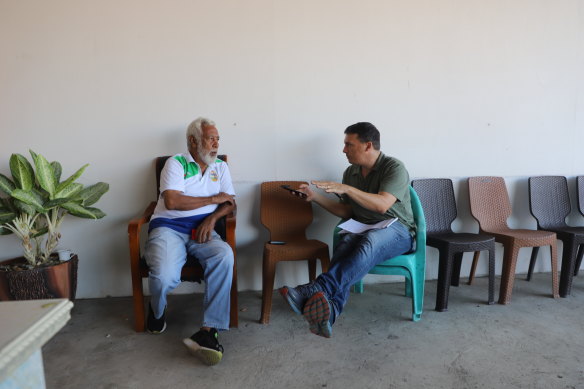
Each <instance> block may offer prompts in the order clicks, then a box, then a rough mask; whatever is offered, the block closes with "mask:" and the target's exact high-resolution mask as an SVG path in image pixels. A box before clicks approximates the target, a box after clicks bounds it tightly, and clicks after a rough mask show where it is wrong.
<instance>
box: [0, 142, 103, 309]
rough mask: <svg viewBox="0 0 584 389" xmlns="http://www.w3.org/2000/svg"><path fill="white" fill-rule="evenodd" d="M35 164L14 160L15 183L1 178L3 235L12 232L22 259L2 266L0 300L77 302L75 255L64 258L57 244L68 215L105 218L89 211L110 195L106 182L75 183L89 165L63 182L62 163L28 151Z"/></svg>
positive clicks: (14, 156) (17, 157) (14, 157)
mask: <svg viewBox="0 0 584 389" xmlns="http://www.w3.org/2000/svg"><path fill="white" fill-rule="evenodd" d="M30 154H31V156H32V161H33V164H34V168H33V165H32V164H31V163H30V162H29V161H28V160H27V159H26V157H24V156H23V155H20V154H12V156H11V157H10V173H11V174H12V180H11V179H9V178H8V177H6V176H5V175H3V174H0V235H7V234H14V235H16V236H17V237H18V238H19V239H20V240H21V243H22V248H23V255H24V256H23V257H20V258H14V259H11V260H7V261H4V262H0V300H28V299H45V298H60V297H61V298H70V299H72V300H73V299H74V298H75V291H76V287H77V255H72V256H71V258H70V259H69V258H66V260H60V259H59V256H58V255H57V254H56V253H54V250H55V249H56V248H57V245H58V244H59V239H60V238H61V233H60V232H59V229H60V226H61V222H62V221H63V218H64V217H65V215H67V214H70V215H73V216H77V217H81V218H88V219H101V218H103V217H104V216H105V213H103V212H102V211H101V210H99V209H97V208H93V207H91V205H93V204H94V203H96V202H97V201H98V200H99V199H100V198H101V196H102V195H103V194H104V193H105V192H107V191H108V189H109V185H108V184H106V183H104V182H98V183H97V184H94V185H90V186H84V185H82V184H80V183H77V182H75V181H76V180H77V179H78V178H79V177H80V176H81V174H83V172H84V171H85V168H86V167H87V166H88V165H87V164H86V165H84V166H83V167H81V168H80V169H79V170H77V171H76V172H75V173H73V175H71V176H70V177H69V178H67V179H66V180H64V181H61V172H62V167H61V164H60V163H59V162H56V161H55V162H50V163H49V162H48V161H47V159H46V158H45V157H43V156H42V155H40V154H37V153H35V152H33V151H32V150H31V151H30Z"/></svg>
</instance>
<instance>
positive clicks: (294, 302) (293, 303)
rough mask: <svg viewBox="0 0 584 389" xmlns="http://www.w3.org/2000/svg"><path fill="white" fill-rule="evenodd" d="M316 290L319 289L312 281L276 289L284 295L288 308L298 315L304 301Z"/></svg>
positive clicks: (300, 313) (300, 312)
mask: <svg viewBox="0 0 584 389" xmlns="http://www.w3.org/2000/svg"><path fill="white" fill-rule="evenodd" d="M318 291H319V289H318V288H317V286H316V284H314V283H309V284H304V285H298V286H297V287H296V288H290V287H289V286H283V287H281V288H280V289H278V292H280V294H281V295H282V297H284V300H286V302H287V303H288V305H290V308H292V310H293V311H294V312H296V313H297V314H299V315H302V309H303V308H304V304H306V301H308V299H309V298H310V297H312V295H313V294H315V293H316V292H318Z"/></svg>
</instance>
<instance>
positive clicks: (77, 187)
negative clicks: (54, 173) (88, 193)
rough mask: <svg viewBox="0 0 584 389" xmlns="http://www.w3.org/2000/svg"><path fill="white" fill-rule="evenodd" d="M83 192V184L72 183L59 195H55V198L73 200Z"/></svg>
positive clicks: (60, 191) (59, 191) (58, 192)
mask: <svg viewBox="0 0 584 389" xmlns="http://www.w3.org/2000/svg"><path fill="white" fill-rule="evenodd" d="M82 190H83V185H82V184H79V183H77V182H72V183H70V184H69V185H67V186H66V187H64V188H63V189H61V190H58V191H57V193H55V198H57V199H69V200H72V199H73V198H74V197H76V195H77V194H78V193H79V192H81V191H82Z"/></svg>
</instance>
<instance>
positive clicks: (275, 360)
mask: <svg viewBox="0 0 584 389" xmlns="http://www.w3.org/2000/svg"><path fill="white" fill-rule="evenodd" d="M486 281H487V280H486V278H480V279H477V280H476V284H475V285H473V286H467V285H462V284H461V286H460V287H458V288H451V292H450V303H449V311H448V312H443V313H439V312H436V311H434V310H433V308H434V302H435V291H436V282H435V281H432V282H427V283H426V296H425V302H424V314H423V315H422V320H421V321H420V322H417V323H414V322H412V321H411V305H410V301H411V300H409V299H407V298H405V297H402V292H403V283H395V284H375V285H365V293H364V294H362V295H355V294H353V295H352V296H351V298H350V300H349V303H348V304H347V306H346V309H345V312H344V314H343V316H341V318H340V319H339V320H338V321H337V324H335V326H334V329H333V330H334V333H333V338H331V339H324V338H321V337H318V336H315V335H312V334H311V333H309V332H308V328H307V325H306V323H305V322H304V320H303V319H302V317H301V316H297V315H295V314H293V313H292V311H290V310H289V308H288V307H287V306H286V305H285V303H284V302H283V300H282V299H281V298H280V297H279V296H277V295H276V296H274V305H273V308H272V317H271V322H270V324H269V325H260V324H258V322H257V320H258V318H259V316H260V314H259V309H260V302H261V294H260V293H259V292H241V293H240V294H239V298H240V310H241V312H240V326H239V328H238V329H234V330H231V331H229V332H224V333H221V336H220V340H221V343H222V344H223V346H224V347H225V355H224V358H223V361H222V362H221V364H219V365H217V366H214V367H208V366H205V365H203V364H201V363H200V362H199V361H198V360H197V359H196V358H194V357H192V356H191V355H190V354H189V353H188V352H187V350H186V348H185V347H184V346H183V344H182V342H181V339H182V338H183V337H186V336H190V335H191V333H192V332H194V330H195V329H196V328H197V327H198V326H197V324H198V323H199V321H200V304H201V300H202V297H201V295H195V296H194V297H193V296H192V295H175V296H171V298H170V299H169V308H168V312H167V321H168V328H167V330H166V332H165V333H163V334H161V335H158V336H155V335H150V334H147V333H136V332H134V330H133V329H132V324H133V317H132V303H131V299H130V298H105V299H94V300H78V301H76V302H75V307H74V308H73V311H72V318H71V321H70V322H69V323H68V324H67V325H66V326H65V328H63V329H62V330H61V331H60V332H59V333H58V334H57V335H56V336H55V337H54V338H53V339H52V340H51V341H49V343H47V344H46V345H45V347H43V355H44V362H45V373H46V380H47V387H48V388H109V389H113V388H141V389H146V388H173V389H176V388H327V389H330V388H406V387H407V388H583V387H584V364H583V361H584V319H583V316H584V315H583V312H584V280H583V279H582V276H580V277H576V278H575V279H574V281H575V282H574V286H573V293H572V295H571V296H570V297H568V298H565V299H558V300H554V299H552V298H551V293H550V289H551V276H550V275H549V274H536V275H535V276H534V279H533V280H532V281H531V282H529V283H528V282H526V281H525V280H524V276H518V279H517V280H516V284H515V288H514V291H513V297H512V301H511V304H510V305H507V306H502V305H491V306H489V305H486V304H485V302H486V298H487V282H486ZM498 285H499V280H497V287H498Z"/></svg>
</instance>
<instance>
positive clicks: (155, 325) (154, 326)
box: [146, 304, 166, 334]
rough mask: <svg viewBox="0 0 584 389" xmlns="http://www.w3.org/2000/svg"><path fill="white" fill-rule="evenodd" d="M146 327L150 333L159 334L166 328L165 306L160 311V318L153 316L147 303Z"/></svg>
mask: <svg viewBox="0 0 584 389" xmlns="http://www.w3.org/2000/svg"><path fill="white" fill-rule="evenodd" d="M146 329H147V330H148V332H150V333H151V334H161V333H163V332H164V330H165V329H166V308H164V312H162V316H160V319H157V318H155V317H154V312H153V311H152V306H151V305H150V304H148V321H147V322H146Z"/></svg>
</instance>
